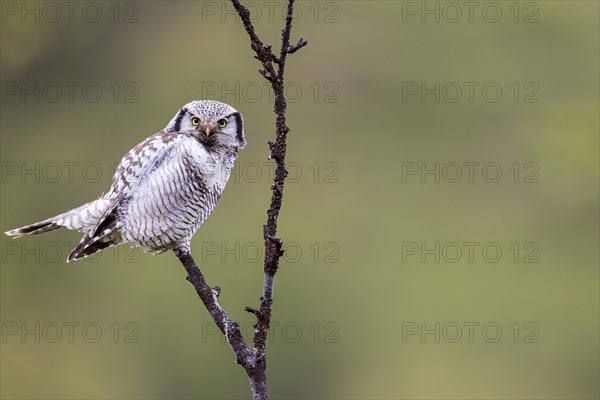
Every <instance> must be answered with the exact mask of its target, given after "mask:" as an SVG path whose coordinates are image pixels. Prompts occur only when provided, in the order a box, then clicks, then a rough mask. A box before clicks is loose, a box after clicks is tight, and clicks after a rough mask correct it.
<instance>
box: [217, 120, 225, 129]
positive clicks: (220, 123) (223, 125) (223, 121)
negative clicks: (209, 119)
mask: <svg viewBox="0 0 600 400" xmlns="http://www.w3.org/2000/svg"><path fill="white" fill-rule="evenodd" d="M217 125H219V128H225V127H226V126H227V120H226V119H220V120H218V121H217Z"/></svg>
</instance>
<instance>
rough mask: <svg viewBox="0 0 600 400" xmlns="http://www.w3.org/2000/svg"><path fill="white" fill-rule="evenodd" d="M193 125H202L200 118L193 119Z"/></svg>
mask: <svg viewBox="0 0 600 400" xmlns="http://www.w3.org/2000/svg"><path fill="white" fill-rule="evenodd" d="M192 125H194V126H198V125H200V118H198V117H194V118H192Z"/></svg>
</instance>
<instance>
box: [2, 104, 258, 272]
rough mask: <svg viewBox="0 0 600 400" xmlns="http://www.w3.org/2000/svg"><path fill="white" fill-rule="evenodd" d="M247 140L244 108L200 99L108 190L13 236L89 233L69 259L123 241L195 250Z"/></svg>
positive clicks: (137, 151) (144, 147)
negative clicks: (64, 231) (194, 241)
mask: <svg viewBox="0 0 600 400" xmlns="http://www.w3.org/2000/svg"><path fill="white" fill-rule="evenodd" d="M245 145H246V140H245V137H244V122H243V119H242V115H241V114H240V113H239V112H238V111H237V110H235V109H234V108H233V107H231V106H229V105H227V104H224V103H221V102H218V101H211V100H203V101H192V102H191V103H188V104H186V105H185V106H183V107H181V109H179V111H178V112H177V114H176V115H175V117H173V119H172V120H171V121H170V122H169V124H168V125H167V126H166V127H165V129H163V130H162V131H160V132H158V133H156V134H154V135H152V136H150V137H148V138H147V139H145V140H144V141H142V142H141V143H140V144H138V145H137V146H135V147H134V148H133V149H131V150H130V151H129V153H127V154H126V155H125V156H124V157H123V159H122V160H121V163H120V164H119V166H118V167H117V170H116V171H115V174H114V176H113V180H112V185H111V187H110V190H109V191H108V193H106V194H105V195H103V196H102V197H100V198H99V199H97V200H94V201H91V202H89V203H87V204H84V205H82V206H80V207H77V208H75V209H72V210H70V211H67V212H65V213H63V214H60V215H57V216H55V217H52V218H49V219H46V220H44V221H41V222H37V223H35V224H31V225H27V226H24V227H21V228H17V229H13V230H11V231H8V232H6V234H7V235H9V236H14V237H20V236H25V235H35V234H38V233H43V232H48V231H51V230H53V229H58V228H60V227H65V228H67V229H73V230H78V231H80V232H83V233H84V236H83V238H82V239H81V242H79V244H78V245H77V247H75V249H74V250H73V251H72V252H71V254H69V257H68V258H67V262H69V261H73V260H79V259H82V258H85V257H88V256H90V255H92V254H94V253H96V252H98V251H100V250H102V249H104V248H107V247H110V246H114V245H117V244H121V243H129V244H131V245H133V246H136V247H142V248H144V249H145V250H148V251H153V252H155V253H162V252H164V251H167V250H174V251H175V252H176V254H181V253H189V249H190V240H191V238H192V236H193V235H194V233H196V231H197V230H198V228H200V226H201V225H202V223H203V222H204V221H205V220H206V218H208V216H209V215H210V213H211V212H212V210H213V209H214V207H215V205H216V204H217V200H218V199H219V197H220V196H221V193H223V189H224V188H225V184H226V183H227V181H228V180H229V176H230V173H231V169H232V167H233V164H234V162H235V160H236V158H237V156H238V153H239V151H240V150H241V149H243V148H244V146H245Z"/></svg>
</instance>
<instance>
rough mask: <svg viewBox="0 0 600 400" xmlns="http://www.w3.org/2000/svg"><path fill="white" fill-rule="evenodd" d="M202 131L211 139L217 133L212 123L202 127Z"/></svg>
mask: <svg viewBox="0 0 600 400" xmlns="http://www.w3.org/2000/svg"><path fill="white" fill-rule="evenodd" d="M200 130H201V131H202V132H204V134H205V135H206V137H209V136H210V135H212V133H213V132H214V131H215V124H213V123H212V122H209V123H206V124H202V125H201V126H200Z"/></svg>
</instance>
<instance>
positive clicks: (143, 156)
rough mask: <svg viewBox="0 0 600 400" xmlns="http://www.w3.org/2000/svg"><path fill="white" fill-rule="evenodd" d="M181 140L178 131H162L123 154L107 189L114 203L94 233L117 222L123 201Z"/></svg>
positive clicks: (109, 197) (93, 234) (108, 196)
mask: <svg viewBox="0 0 600 400" xmlns="http://www.w3.org/2000/svg"><path fill="white" fill-rule="evenodd" d="M177 142H179V140H178V134H177V133H175V132H171V133H167V132H164V131H160V132H158V133H155V134H154V135H152V136H149V137H148V138H146V139H145V140H144V141H142V142H141V143H139V144H137V145H136V146H135V147H134V148H133V149H131V150H129V152H128V153H127V154H125V156H123V158H122V159H121V162H120V163H119V166H118V167H117V169H116V170H115V174H114V176H113V181H112V185H111V187H110V190H109V192H108V193H107V198H108V199H109V200H110V206H109V207H108V209H107V210H106V212H105V213H104V215H103V216H102V218H100V221H99V222H98V225H96V228H94V230H93V231H92V233H91V235H92V236H96V235H98V233H100V232H101V231H103V230H106V229H107V228H108V227H109V226H111V225H113V224H116V213H117V211H118V208H119V205H120V204H121V203H122V202H123V200H125V199H127V198H128V197H129V196H130V195H131V193H132V192H133V190H134V189H135V187H136V186H138V185H139V182H140V180H141V179H143V178H144V177H145V176H147V175H148V173H149V172H150V171H152V169H154V167H155V166H156V164H157V162H158V161H159V160H160V159H161V158H162V157H163V156H164V155H165V153H166V152H167V151H168V150H169V149H170V148H171V147H172V146H173V145H174V144H175V143H177Z"/></svg>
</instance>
